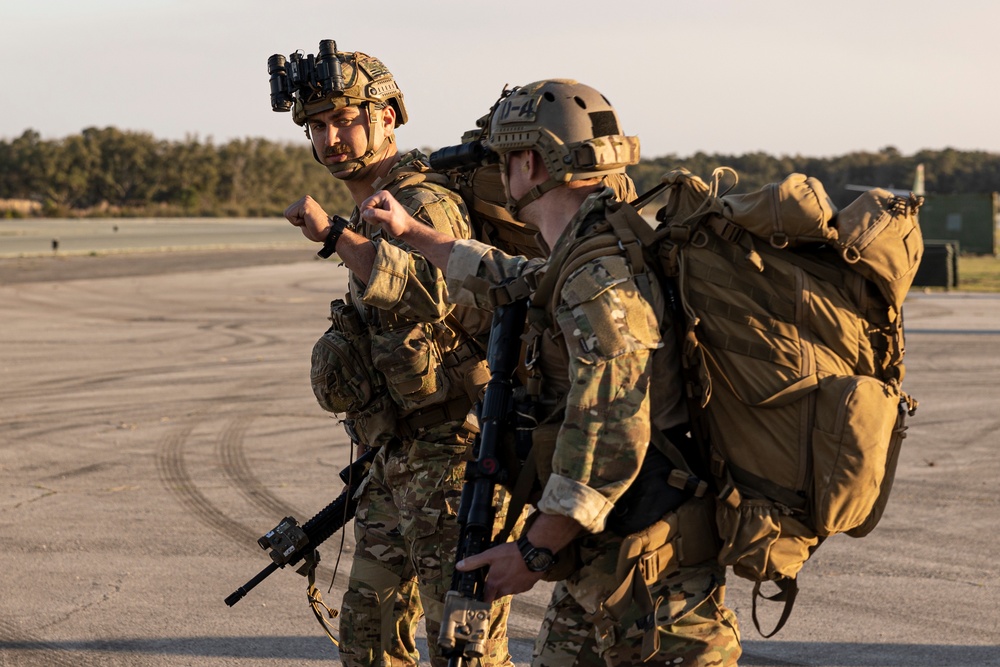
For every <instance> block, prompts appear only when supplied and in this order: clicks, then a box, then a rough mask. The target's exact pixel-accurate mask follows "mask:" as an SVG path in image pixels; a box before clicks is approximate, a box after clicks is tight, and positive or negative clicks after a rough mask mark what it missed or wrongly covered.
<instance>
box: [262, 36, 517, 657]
mask: <svg viewBox="0 0 1000 667" xmlns="http://www.w3.org/2000/svg"><path fill="white" fill-rule="evenodd" d="M268 69H269V72H270V73H271V101H272V108H273V109H274V110H276V111H291V112H292V119H293V120H294V122H295V123H296V124H298V125H301V126H304V127H305V129H306V134H307V136H308V137H309V139H310V141H311V143H312V149H313V155H314V157H315V158H316V160H317V161H319V162H320V163H322V164H323V165H324V166H325V167H326V168H327V169H328V170H329V171H330V173H331V174H332V175H333V176H334V178H337V179H338V180H340V181H342V182H343V183H344V184H345V185H346V187H347V189H348V190H349V191H350V194H351V196H352V198H353V199H354V201H355V203H356V204H360V203H361V202H363V201H364V200H365V199H366V198H367V197H369V196H370V195H371V194H372V193H374V192H375V191H376V190H380V189H382V188H385V189H387V190H388V191H390V192H392V193H393V194H394V196H395V198H396V199H397V200H398V202H399V205H400V206H401V207H402V208H403V209H405V210H406V211H407V213H408V214H409V215H410V216H412V218H413V219H414V222H415V224H420V225H425V226H427V227H428V229H433V230H435V231H436V232H438V233H440V234H442V235H444V236H446V237H447V238H453V239H455V238H461V239H467V238H469V237H470V234H471V228H470V223H469V214H468V211H467V210H466V207H465V205H464V204H463V202H462V200H461V198H460V197H459V196H458V195H457V194H455V193H454V192H452V191H451V190H449V189H448V188H446V187H444V186H443V185H442V181H443V179H440V180H435V178H434V177H433V175H431V174H429V172H428V168H427V166H426V162H427V159H426V157H425V156H424V155H423V154H422V153H420V152H419V151H411V152H408V153H406V154H400V153H399V151H398V149H397V145H396V137H395V130H396V128H397V127H399V126H401V125H403V124H404V123H405V122H406V121H407V113H406V107H405V105H404V103H403V94H402V92H401V91H400V89H399V87H398V86H397V84H396V82H395V80H394V78H393V76H392V74H391V73H390V71H389V70H388V68H386V66H385V65H384V64H383V63H382V62H381V61H379V60H378V59H377V58H373V57H371V56H368V55H366V54H363V53H351V52H340V51H338V50H337V48H336V44H335V43H334V42H333V41H332V40H326V41H324V42H321V43H320V49H319V51H318V54H317V55H316V56H312V55H310V56H308V57H304V56H302V55H301V54H293V55H292V56H291V57H290V59H287V60H286V59H285V58H284V57H282V56H272V57H271V59H270V60H269V61H268ZM285 217H286V218H287V219H288V221H289V222H290V223H292V224H293V225H295V226H297V227H299V228H300V229H301V231H302V233H303V234H304V235H305V236H306V237H307V238H308V239H310V240H312V241H315V242H317V243H321V244H323V249H322V250H321V251H320V255H321V256H324V257H329V256H330V255H331V254H333V253H334V252H336V254H337V255H338V256H339V259H340V260H341V261H342V262H343V263H344V264H345V265H346V266H347V268H348V269H349V283H348V284H349V294H348V295H346V297H345V300H344V301H335V302H334V305H333V309H334V312H333V313H332V316H331V320H332V321H333V323H334V326H333V327H331V330H335V331H332V333H331V332H327V335H328V336H332V338H331V340H337V341H340V343H343V341H345V340H346V341H349V343H348V348H349V349H348V355H350V356H348V357H347V358H348V359H353V360H354V361H356V362H358V360H361V361H360V362H358V363H355V364H354V366H353V367H352V368H350V369H349V368H348V366H349V364H348V363H343V364H327V365H326V366H325V367H324V373H323V374H320V375H319V376H318V377H319V380H317V375H316V373H314V391H316V394H317V398H320V402H321V404H322V405H324V407H326V408H327V409H330V410H331V411H335V412H341V411H343V412H345V413H346V414H345V415H344V416H345V419H344V423H345V425H346V426H347V430H348V433H349V434H350V436H351V438H352V440H354V441H355V442H356V443H357V444H358V445H359V446H360V447H379V448H380V451H379V453H378V455H377V456H376V458H375V460H374V462H373V464H372V467H371V469H370V472H369V474H368V477H367V478H366V479H365V481H364V482H363V485H362V489H361V491H360V494H361V496H360V502H359V505H358V509H357V514H356V517H355V523H354V526H355V535H356V537H357V548H356V551H355V554H354V558H353V563H352V566H351V576H350V581H349V584H348V590H347V592H346V593H345V594H344V598H343V604H342V612H341V622H340V644H339V647H340V656H341V659H342V661H343V662H344V664H345V665H348V666H351V667H353V666H355V665H357V666H360V665H376V664H393V665H407V664H411V665H416V664H417V663H418V662H419V659H420V656H419V654H418V652H417V650H416V631H417V625H418V622H419V620H420V617H421V615H422V614H423V615H424V617H425V620H426V628H427V631H428V633H433V634H435V635H436V633H437V629H438V626H439V624H440V622H441V611H442V608H443V600H444V596H445V593H446V592H447V590H448V588H449V585H450V583H451V578H452V572H453V570H454V563H453V561H454V558H453V556H452V554H451V553H450V550H453V549H454V547H455V545H456V544H457V543H458V538H459V526H458V522H457V510H458V503H459V497H460V495H461V489H462V484H463V480H464V472H465V462H466V460H467V459H468V458H469V456H470V448H471V445H472V443H473V441H474V434H473V432H472V431H471V430H470V428H471V427H470V423H469V421H468V419H467V416H468V414H469V412H470V409H471V407H472V404H473V400H474V399H475V398H476V397H477V392H478V389H479V387H480V385H481V383H484V382H485V379H486V376H487V372H486V364H485V360H484V350H485V347H484V343H485V339H486V338H488V325H489V320H488V318H487V317H486V316H484V314H483V313H482V312H481V311H479V310H478V309H474V308H468V307H462V306H454V305H452V304H449V303H447V302H446V300H445V292H444V279H443V276H442V273H441V271H440V270H439V269H437V268H436V267H434V266H433V265H431V264H430V263H428V262H427V261H426V260H425V259H423V258H422V257H421V256H420V255H419V254H417V253H415V252H413V251H412V249H411V248H410V247H409V246H408V245H407V244H405V243H403V242H402V241H400V240H398V239H392V238H387V237H386V235H385V234H384V233H383V232H382V230H381V229H380V228H379V226H378V225H377V224H374V223H371V222H369V221H367V220H364V219H362V218H360V216H359V214H358V210H357V209H355V210H354V212H353V213H352V215H351V216H350V219H349V220H346V219H344V218H337V217H330V216H328V215H327V212H326V211H325V210H324V209H323V208H322V206H321V205H320V204H319V203H318V202H316V201H315V200H314V199H313V198H312V197H310V196H308V195H306V196H304V197H302V198H301V199H300V200H298V201H297V202H295V203H294V204H292V205H291V206H289V207H288V208H287V209H286V211H285ZM344 322H347V324H344ZM338 327H340V329H343V332H341V331H340V329H338ZM324 338H326V337H324ZM321 342H322V341H321ZM317 349H319V348H317ZM315 363H316V356H315V352H314V370H315V368H316V366H315ZM359 367H360V368H361V371H360V374H361V376H363V377H361V379H360V381H359V375H358V374H359V370H358V369H359ZM328 373H332V375H333V379H332V380H330V381H329V382H327V380H328V375H327V374H328ZM338 373H341V374H343V375H344V377H338V376H337V375H338ZM477 383H480V384H477ZM318 384H323V386H322V387H320V386H318ZM361 385H364V386H366V387H369V388H371V392H370V393H371V395H370V396H367V395H366V397H365V399H364V401H363V404H361V403H359V404H357V405H353V407H350V408H346V409H344V408H343V407H340V408H337V407H336V406H338V405H340V406H343V405H347V404H348V402H347V400H346V398H345V399H344V400H343V401H340V399H337V400H336V401H334V400H325V399H327V398H329V397H330V396H332V395H335V394H336V392H338V391H341V390H342V389H343V388H344V387H351V386H354V387H357V386H361ZM321 396H322V397H323V398H321ZM338 401H339V402H338ZM509 602H510V599H509V598H503V599H500V600H498V601H497V602H496V603H495V604H494V605H493V607H492V617H491V620H490V630H489V637H488V638H487V639H486V641H485V647H486V655H485V656H484V658H483V663H484V665H491V666H492V665H497V666H504V665H510V664H511V663H510V655H509V653H508V650H507V639H506V622H507V616H508V614H509ZM429 649H430V658H431V664H433V665H435V666H438V667H443V665H444V664H446V662H447V660H446V659H444V658H443V657H442V656H441V655H440V652H439V650H438V647H437V645H436V644H433V643H432V644H431V646H430V647H429Z"/></svg>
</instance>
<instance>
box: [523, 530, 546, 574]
mask: <svg viewBox="0 0 1000 667" xmlns="http://www.w3.org/2000/svg"><path fill="white" fill-rule="evenodd" d="M517 548H518V549H519V550H520V552H521V557H522V558H524V564H525V565H526V566H527V568H528V569H529V570H531V571H532V572H546V571H548V570H550V569H551V568H552V566H553V565H555V564H556V557H555V555H554V554H553V553H552V552H551V551H549V550H548V549H545V548H544V547H536V546H534V545H532V544H531V542H529V541H528V538H527V537H525V536H523V535H522V536H521V537H520V538H519V539H518V540H517Z"/></svg>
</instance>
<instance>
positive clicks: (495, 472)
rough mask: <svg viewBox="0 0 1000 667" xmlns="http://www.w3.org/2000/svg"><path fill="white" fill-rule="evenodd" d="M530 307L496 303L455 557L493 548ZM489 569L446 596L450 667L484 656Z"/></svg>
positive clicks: (457, 578) (444, 636) (459, 578)
mask: <svg viewBox="0 0 1000 667" xmlns="http://www.w3.org/2000/svg"><path fill="white" fill-rule="evenodd" d="M527 311H528V301H527V299H522V300H519V301H514V302H512V303H509V304H506V305H503V306H498V307H497V308H496V310H495V311H494V312H493V324H492V326H491V329H490V342H489V347H488V349H487V352H486V360H487V361H488V362H489V365H490V373H491V375H490V381H489V382H488V383H487V384H486V393H485V395H484V396H483V400H482V403H481V404H480V406H479V434H478V435H477V436H476V444H475V447H476V459H475V460H474V461H470V462H469V463H468V464H467V465H466V471H465V485H464V486H463V487H462V499H461V503H460V504H459V509H458V522H459V525H460V526H461V533H460V537H459V543H458V549H457V551H456V554H455V561H456V562H458V561H460V560H462V559H463V558H466V557H468V556H472V555H475V554H479V553H482V552H483V551H485V550H487V549H489V548H490V547H491V546H492V540H493V524H494V519H495V517H494V514H493V496H494V492H495V491H496V485H497V484H499V483H501V482H503V481H505V479H504V474H505V473H504V471H503V467H502V466H501V465H500V459H499V457H498V450H499V446H500V443H501V442H502V441H503V440H504V439H505V438H506V437H508V436H510V435H512V434H513V433H512V429H513V427H514V371H515V370H516V369H517V366H518V363H519V362H520V358H521V334H522V333H523V332H524V322H525V317H526V315H527ZM485 583H486V568H479V569H478V570H475V571H473V572H459V571H458V570H456V571H455V574H454V576H453V577H452V581H451V590H449V591H448V593H447V595H446V596H445V605H444V616H443V618H442V622H441V633H440V635H439V636H438V645H439V646H440V647H441V651H442V655H444V656H446V657H447V658H448V665H449V667H461V665H463V664H465V663H466V662H469V661H472V660H473V659H475V658H480V657H482V655H483V652H484V651H485V648H486V647H485V641H486V639H487V637H488V636H489V630H490V605H489V604H487V603H485V602H483V597H484V589H485Z"/></svg>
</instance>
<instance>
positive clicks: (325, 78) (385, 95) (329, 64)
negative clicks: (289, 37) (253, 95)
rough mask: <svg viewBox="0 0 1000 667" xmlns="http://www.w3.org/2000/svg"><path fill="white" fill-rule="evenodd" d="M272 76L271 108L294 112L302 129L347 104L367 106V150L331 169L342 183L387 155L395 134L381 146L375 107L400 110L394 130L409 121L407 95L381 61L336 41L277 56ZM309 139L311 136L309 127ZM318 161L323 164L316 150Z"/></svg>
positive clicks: (269, 65) (270, 66)
mask: <svg viewBox="0 0 1000 667" xmlns="http://www.w3.org/2000/svg"><path fill="white" fill-rule="evenodd" d="M267 71H268V74H269V75H270V77H271V109H272V110H274V111H285V112H287V111H291V112H292V120H293V121H295V123H296V124H297V125H305V124H306V122H307V121H308V120H309V117H310V116H312V115H314V114H318V113H322V112H324V111H329V110H331V109H342V108H344V107H348V106H360V107H362V108H363V109H364V110H365V112H366V113H367V116H368V146H367V148H366V149H365V152H364V154H363V155H361V156H359V157H356V158H352V159H351V160H348V161H347V162H344V163H339V164H337V165H334V166H328V167H327V168H328V169H329V170H330V171H331V172H333V173H335V174H338V175H339V178H341V179H351V178H356V177H357V176H359V175H360V174H361V173H362V170H363V169H364V167H366V166H368V165H370V164H372V163H373V162H375V161H377V160H379V159H380V158H381V157H382V156H384V155H386V154H388V152H389V149H390V147H391V146H392V145H393V144H394V142H395V138H394V137H393V136H391V135H390V136H387V137H385V138H384V139H383V140H382V142H381V143H380V144H379V145H378V147H376V146H375V145H374V141H375V132H374V129H375V125H376V124H377V123H378V122H379V121H378V115H377V114H374V113H372V111H373V110H374V109H382V108H384V107H385V106H386V105H389V106H392V108H393V109H394V110H395V112H396V113H395V122H394V127H399V126H400V125H403V124H404V123H406V120H407V115H406V106H405V105H404V104H403V93H402V91H400V89H399V86H398V85H396V80H395V79H394V78H393V76H392V72H390V71H389V68H387V67H386V66H385V65H384V64H382V61H381V60H379V59H378V58H373V57H372V56H369V55H367V54H365V53H361V52H360V51H358V52H346V53H341V52H340V51H338V50H337V43H336V42H335V41H333V40H332V39H324V40H323V41H321V42H320V43H319V50H318V51H317V53H316V55H312V54H309V55H308V56H306V55H303V53H302V52H301V51H296V52H295V53H293V54H291V55H290V56H289V57H288V58H287V59H286V58H285V56H283V55H281V54H274V55H273V56H271V57H270V58H268V60H267ZM306 136H310V132H309V128H308V127H307V128H306ZM313 157H314V158H315V159H316V161H317V162H319V163H320V164H323V161H322V160H321V159H320V157H319V155H317V153H316V148H315V146H314V147H313Z"/></svg>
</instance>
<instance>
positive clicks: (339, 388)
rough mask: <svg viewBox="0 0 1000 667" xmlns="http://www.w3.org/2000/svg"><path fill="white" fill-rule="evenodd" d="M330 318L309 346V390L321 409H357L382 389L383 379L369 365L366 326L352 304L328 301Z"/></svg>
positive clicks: (369, 351) (336, 410)
mask: <svg viewBox="0 0 1000 667" xmlns="http://www.w3.org/2000/svg"><path fill="white" fill-rule="evenodd" d="M330 321H331V323H332V324H331V326H330V328H329V329H327V331H326V333H324V334H323V336H322V337H320V339H319V340H318V341H316V344H315V345H314V346H313V349H312V370H311V373H310V381H311V383H312V389H313V394H315V396H316V401H317V402H318V403H319V404H320V407H322V408H323V409H324V410H327V411H329V412H337V413H343V412H357V411H360V410H362V409H364V408H365V407H366V406H367V405H368V404H369V403H371V401H372V400H373V399H374V398H375V397H376V396H377V395H378V394H379V393H381V392H382V391H384V388H385V382H384V381H383V379H382V378H381V377H380V376H379V374H378V373H376V372H374V371H373V369H372V363H371V339H370V337H369V335H368V328H367V327H366V326H365V324H364V322H362V321H361V316H360V314H359V313H358V311H357V309H356V308H355V307H354V305H353V304H350V303H346V302H344V301H343V300H342V299H336V300H335V301H332V302H331V303H330Z"/></svg>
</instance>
